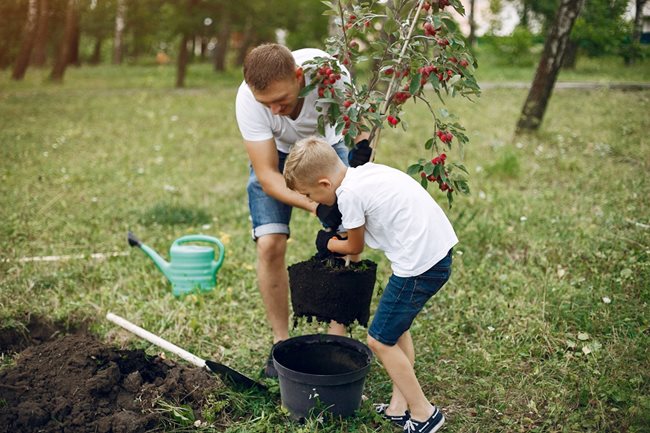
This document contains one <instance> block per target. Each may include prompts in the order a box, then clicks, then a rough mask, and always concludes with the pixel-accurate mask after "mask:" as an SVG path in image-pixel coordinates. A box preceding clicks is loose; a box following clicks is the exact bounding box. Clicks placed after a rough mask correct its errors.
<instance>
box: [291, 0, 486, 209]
mask: <svg viewBox="0 0 650 433" xmlns="http://www.w3.org/2000/svg"><path fill="white" fill-rule="evenodd" d="M323 3H325V4H326V5H327V6H328V10H327V11H326V14H329V15H333V17H334V22H335V23H336V25H337V26H338V31H337V32H336V34H335V35H334V36H331V37H330V38H329V39H328V40H327V52H328V53H329V54H330V55H331V56H332V57H333V58H335V59H336V60H337V62H334V61H331V59H330V58H317V59H314V60H313V61H312V62H310V63H308V64H306V65H303V68H304V70H305V73H306V74H309V76H310V78H311V80H310V83H309V84H308V85H307V86H306V87H305V89H303V92H304V94H306V93H308V92H310V91H312V90H314V89H316V88H317V89H318V95H319V100H320V101H321V102H323V103H324V105H323V107H325V108H323V109H322V111H321V113H320V118H319V128H320V129H321V132H322V131H323V129H324V125H325V124H326V123H329V124H330V125H332V126H334V127H335V128H336V131H337V132H339V133H342V134H343V135H344V137H345V141H346V144H347V145H348V146H349V147H353V146H354V142H353V140H354V138H355V137H357V136H358V135H359V133H360V132H366V133H368V134H369V136H370V137H369V142H370V143H371V148H372V149H373V152H372V156H371V160H372V158H373V157H374V153H375V149H376V148H377V145H378V143H379V136H380V133H381V131H382V129H383V128H386V127H390V128H401V129H402V130H404V131H405V130H406V129H407V120H408V119H407V118H408V113H407V112H406V110H405V106H406V105H407V104H408V103H409V102H411V101H412V102H414V103H415V102H421V103H423V104H425V105H426V107H428V111H429V113H430V114H431V123H430V127H429V131H428V134H427V135H426V136H423V137H422V153H423V157H422V158H421V159H419V160H418V161H417V162H414V163H413V164H411V165H410V166H409V167H408V169H407V172H408V173H409V174H411V175H418V176H419V177H420V182H421V184H422V186H424V187H425V188H426V187H428V186H429V185H430V184H431V185H436V186H437V187H438V188H439V189H440V190H442V191H443V192H446V196H447V199H448V201H449V205H450V206H451V204H452V201H453V198H454V195H455V194H457V193H463V194H467V193H469V186H468V179H467V170H466V169H465V167H464V166H463V165H462V164H461V163H460V162H456V161H455V159H456V157H454V156H452V154H455V155H458V154H460V153H461V151H462V146H463V145H464V144H465V143H467V141H468V138H467V136H466V135H465V129H464V128H463V126H462V125H461V124H460V123H458V122H457V121H456V119H455V117H454V116H453V115H452V114H451V113H450V112H449V111H448V110H447V109H446V108H445V107H444V105H445V98H447V97H455V96H461V97H466V98H469V99H471V98H472V97H474V96H478V95H479V94H480V88H479V86H478V84H477V82H476V80H475V78H474V76H473V72H474V69H475V68H476V61H475V59H474V57H473V56H472V54H471V53H470V51H469V48H468V47H467V46H466V44H465V41H464V38H463V36H462V35H461V33H460V31H459V28H458V24H457V23H456V21H455V20H454V18H453V17H452V15H451V14H450V12H449V11H450V9H455V10H456V11H457V12H458V13H460V14H464V9H463V6H462V4H461V2H460V0H388V1H349V2H343V1H342V0H338V1H324V2H323ZM339 64H342V65H344V66H346V67H348V69H352V70H355V71H357V72H358V73H355V74H353V76H352V77H351V84H347V83H346V85H344V86H341V85H340V82H339V80H341V74H342V71H341V68H340V66H339ZM364 66H365V67H366V68H365V69H367V70H368V71H367V72H365V73H364V72H359V71H361V70H362V69H363V67H364ZM448 155H449V158H448Z"/></svg>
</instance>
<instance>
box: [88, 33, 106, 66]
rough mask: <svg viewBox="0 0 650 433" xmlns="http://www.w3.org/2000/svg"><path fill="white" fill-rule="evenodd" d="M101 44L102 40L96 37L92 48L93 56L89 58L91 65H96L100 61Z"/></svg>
mask: <svg viewBox="0 0 650 433" xmlns="http://www.w3.org/2000/svg"><path fill="white" fill-rule="evenodd" d="M102 42H103V38H101V37H100V36H97V38H96V39H95V45H94V46H93V54H92V56H91V57H90V64H91V65H98V64H99V63H100V62H101V61H102Z"/></svg>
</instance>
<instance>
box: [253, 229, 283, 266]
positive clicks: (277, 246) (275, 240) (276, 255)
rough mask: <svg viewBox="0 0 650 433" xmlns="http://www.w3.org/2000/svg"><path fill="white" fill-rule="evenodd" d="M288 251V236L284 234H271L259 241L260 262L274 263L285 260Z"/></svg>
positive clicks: (258, 254) (258, 253)
mask: <svg viewBox="0 0 650 433" xmlns="http://www.w3.org/2000/svg"><path fill="white" fill-rule="evenodd" d="M286 250H287V236H286V235H284V234H270V235H265V236H262V237H260V238H259V239H257V256H258V258H259V260H262V261H265V262H274V261H277V260H284V254H285V252H286Z"/></svg>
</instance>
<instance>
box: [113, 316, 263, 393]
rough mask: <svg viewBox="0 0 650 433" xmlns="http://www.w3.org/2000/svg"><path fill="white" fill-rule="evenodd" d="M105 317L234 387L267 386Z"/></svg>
mask: <svg viewBox="0 0 650 433" xmlns="http://www.w3.org/2000/svg"><path fill="white" fill-rule="evenodd" d="M106 319H108V320H109V321H111V322H113V323H115V324H116V325H119V326H121V327H122V328H124V329H126V330H127V331H129V332H132V333H133V334H135V335H137V336H138V337H140V338H143V339H145V340H147V341H148V342H149V343H151V344H155V345H156V346H158V347H160V348H162V349H165V350H167V351H169V352H172V353H173V354H175V355H177V356H179V357H181V358H183V359H184V360H186V361H187V362H189V363H191V364H194V365H196V366H197V367H200V368H205V369H207V370H208V371H210V372H212V373H216V374H217V375H219V377H221V378H222V379H223V380H224V381H225V382H227V383H229V384H230V385H233V386H235V387H236V388H239V389H257V390H259V391H266V390H267V388H266V386H264V385H263V384H261V383H259V382H257V381H255V380H253V379H251V378H250V377H248V376H245V375H243V374H241V373H240V372H238V371H237V370H234V369H232V368H230V367H228V366H226V365H223V364H220V363H218V362H215V361H210V360H206V359H201V358H199V357H198V356H196V355H193V354H191V353H190V352H188V351H186V350H184V349H181V348H180V347H178V346H176V345H175V344H172V343H170V342H169V341H167V340H164V339H162V338H161V337H159V336H157V335H155V334H152V333H151V332H149V331H147V330H146V329H143V328H140V327H139V326H137V325H135V324H133V323H131V322H129V321H128V320H126V319H124V318H122V317H120V316H118V315H116V314H113V313H108V314H106Z"/></svg>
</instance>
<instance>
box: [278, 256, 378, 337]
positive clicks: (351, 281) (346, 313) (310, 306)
mask: <svg viewBox="0 0 650 433" xmlns="http://www.w3.org/2000/svg"><path fill="white" fill-rule="evenodd" d="M376 275H377V264H376V263H375V262H372V261H370V260H363V261H361V262H359V263H351V264H350V266H349V267H345V262H344V261H343V260H341V259H328V260H319V259H317V258H315V257H312V258H311V259H309V260H307V261H304V262H300V263H296V264H294V265H291V266H289V286H290V288H291V304H292V307H293V314H294V317H296V318H298V317H306V318H307V319H308V320H312V319H313V318H316V320H318V321H320V322H324V323H328V322H330V321H331V320H336V321H337V322H339V323H341V324H343V325H345V326H350V325H352V323H354V321H355V320H356V321H357V322H359V324H360V325H361V326H365V327H367V326H368V319H369V318H370V301H371V300H372V292H373V289H374V287H375V280H376Z"/></svg>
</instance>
